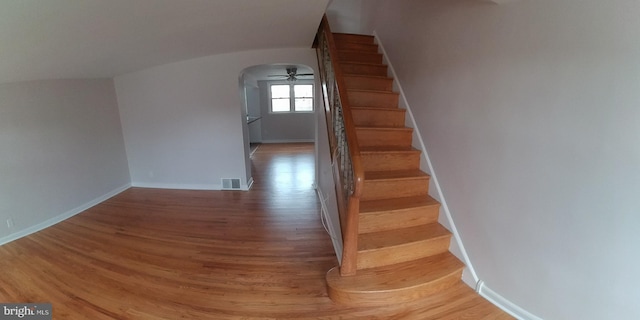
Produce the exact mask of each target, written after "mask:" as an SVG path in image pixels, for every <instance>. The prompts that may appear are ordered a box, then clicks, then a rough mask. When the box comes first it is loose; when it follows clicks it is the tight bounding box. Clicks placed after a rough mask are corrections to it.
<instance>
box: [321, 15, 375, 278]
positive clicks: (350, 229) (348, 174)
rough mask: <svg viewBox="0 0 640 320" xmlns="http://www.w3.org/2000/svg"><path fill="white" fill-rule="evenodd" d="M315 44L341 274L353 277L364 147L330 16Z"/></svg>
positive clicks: (356, 251)
mask: <svg viewBox="0 0 640 320" xmlns="http://www.w3.org/2000/svg"><path fill="white" fill-rule="evenodd" d="M314 47H315V48H316V54H317V56H318V65H319V70H320V81H321V84H322V98H323V101H324V107H325V115H326V120H327V131H328V135H329V145H330V147H331V159H332V167H333V174H334V179H335V180H336V195H337V197H336V198H337V203H338V211H339V214H340V229H341V231H342V243H343V249H342V263H341V265H340V274H341V275H342V276H349V275H354V274H355V273H356V269H357V256H358V215H359V212H360V209H359V208H360V195H361V194H362V184H363V181H364V169H363V168H362V164H361V160H360V148H359V146H358V140H357V136H356V129H355V125H354V122H353V118H352V116H351V108H350V107H349V98H348V96H347V91H346V90H347V89H346V86H345V83H344V77H343V74H342V70H341V69H340V65H339V64H338V61H337V59H338V51H337V48H336V45H335V41H334V39H333V34H332V33H331V29H330V28H329V23H328V21H327V17H326V16H325V17H323V19H322V23H321V24H320V27H319V29H318V34H317V35H316V40H315V43H314Z"/></svg>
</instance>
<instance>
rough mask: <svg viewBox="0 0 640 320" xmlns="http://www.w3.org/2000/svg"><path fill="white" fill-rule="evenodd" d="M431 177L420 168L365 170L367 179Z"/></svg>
mask: <svg viewBox="0 0 640 320" xmlns="http://www.w3.org/2000/svg"><path fill="white" fill-rule="evenodd" d="M425 177H427V178H428V177H429V175H428V174H426V173H425V172H424V171H422V170H420V169H414V170H393V171H365V173H364V179H365V180H404V179H415V178H425Z"/></svg>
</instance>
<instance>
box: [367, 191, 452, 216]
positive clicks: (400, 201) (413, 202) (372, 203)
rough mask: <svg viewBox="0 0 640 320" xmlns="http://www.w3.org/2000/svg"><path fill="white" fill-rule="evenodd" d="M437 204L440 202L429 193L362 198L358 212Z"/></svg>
mask: <svg viewBox="0 0 640 320" xmlns="http://www.w3.org/2000/svg"><path fill="white" fill-rule="evenodd" d="M439 205H440V202H438V201H437V200H436V199H434V198H432V197H431V196H429V195H425V196H415V197H403V198H391V199H381V200H364V201H361V202H360V213H361V214H367V213H376V212H381V211H398V210H405V209H410V208H418V207H428V206H439Z"/></svg>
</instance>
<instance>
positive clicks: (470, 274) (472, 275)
mask: <svg viewBox="0 0 640 320" xmlns="http://www.w3.org/2000/svg"><path fill="white" fill-rule="evenodd" d="M373 36H374V37H375V40H376V43H377V44H378V47H379V48H380V51H382V52H381V53H382V56H383V58H384V59H385V62H386V64H387V67H388V70H389V72H390V73H391V75H392V77H393V79H394V85H395V86H397V89H398V91H399V92H398V93H399V94H400V102H401V103H403V104H404V107H405V108H406V110H407V116H408V117H409V119H410V121H411V126H412V127H413V131H414V137H416V138H417V139H418V141H417V142H418V144H419V146H420V147H419V148H420V150H421V151H422V157H423V160H424V161H425V163H426V164H427V168H426V170H428V172H429V174H430V175H431V180H432V181H433V184H434V186H435V189H436V195H435V196H434V198H436V199H438V200H439V201H440V204H441V209H442V212H443V213H444V215H445V217H446V218H447V222H448V223H449V226H450V228H451V230H450V231H451V233H452V234H453V239H454V240H455V241H456V244H457V245H458V249H459V250H460V254H461V255H462V257H458V258H460V259H462V260H463V262H464V264H465V266H466V268H465V271H466V272H465V274H466V275H465V278H464V279H463V280H464V282H465V283H466V284H468V285H469V284H470V283H478V281H479V280H480V279H479V278H478V275H477V274H476V271H475V269H474V268H473V264H472V263H471V259H470V258H469V255H468V254H467V251H466V250H465V248H464V244H463V243H462V238H461V237H460V233H458V229H457V228H456V225H455V223H454V222H453V217H452V216H451V212H450V211H449V206H447V201H445V198H444V194H443V193H442V189H441V188H440V183H438V177H437V176H436V173H435V170H434V168H433V164H432V163H431V159H430V158H429V153H428V152H427V147H426V146H425V143H424V140H422V135H421V134H420V130H419V129H418V125H417V123H416V119H415V118H414V117H413V113H412V112H411V107H410V106H409V101H407V98H406V96H405V94H404V90H402V86H401V85H400V81H399V80H398V75H397V74H396V71H395V69H394V68H393V64H391V61H389V59H388V56H387V52H386V51H385V49H384V46H383V45H382V42H381V41H380V38H379V37H378V34H377V33H376V32H375V31H374V32H373ZM471 279H473V281H471ZM471 287H472V288H473V287H474V286H471Z"/></svg>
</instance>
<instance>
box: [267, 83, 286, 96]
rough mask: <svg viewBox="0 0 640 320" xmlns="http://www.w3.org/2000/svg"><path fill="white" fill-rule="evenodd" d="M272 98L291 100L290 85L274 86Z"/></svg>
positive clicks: (272, 87)
mask: <svg viewBox="0 0 640 320" xmlns="http://www.w3.org/2000/svg"><path fill="white" fill-rule="evenodd" d="M271 98H289V85H288V84H278V85H272V86H271Z"/></svg>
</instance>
